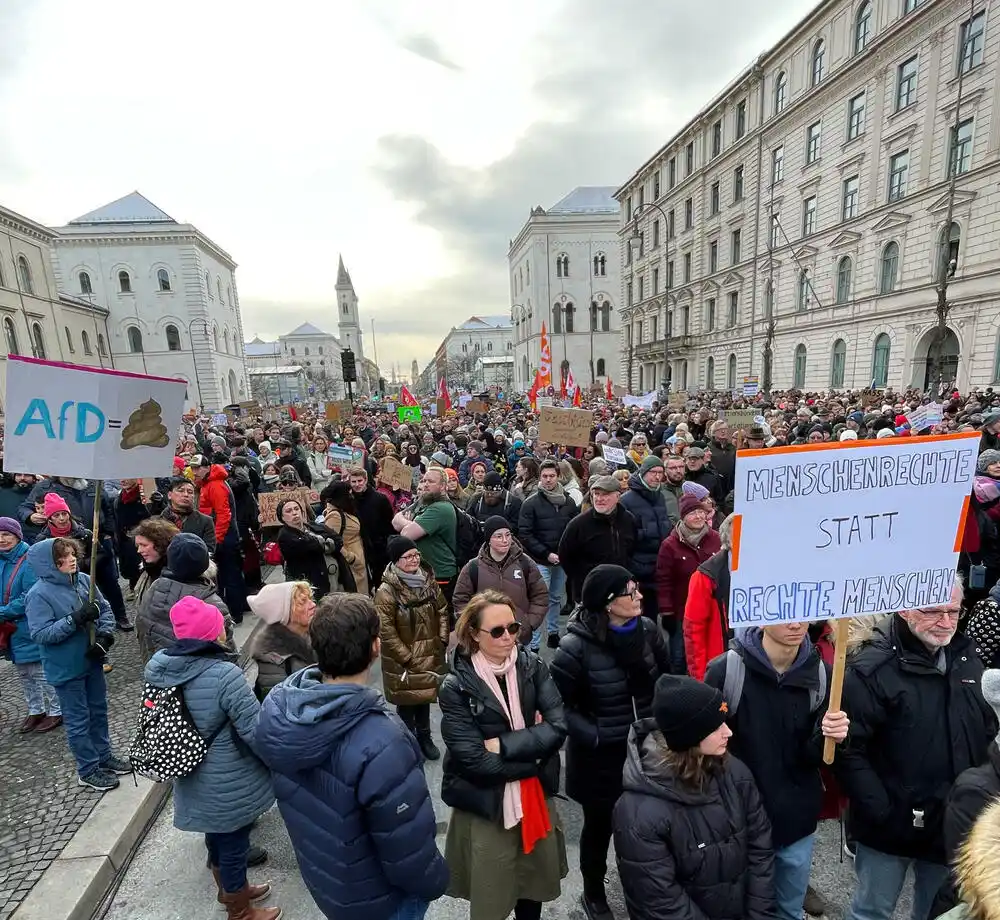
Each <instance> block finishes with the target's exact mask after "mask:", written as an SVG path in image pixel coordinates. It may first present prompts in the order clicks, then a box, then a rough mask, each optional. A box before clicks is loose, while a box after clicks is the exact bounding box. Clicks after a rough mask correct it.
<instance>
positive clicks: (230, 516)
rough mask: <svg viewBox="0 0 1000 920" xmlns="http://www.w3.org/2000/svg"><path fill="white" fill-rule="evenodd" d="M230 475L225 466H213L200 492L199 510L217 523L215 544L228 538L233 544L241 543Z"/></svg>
mask: <svg viewBox="0 0 1000 920" xmlns="http://www.w3.org/2000/svg"><path fill="white" fill-rule="evenodd" d="M228 478H229V473H227V472H226V468H225V467H224V466H220V465H219V464H213V465H212V466H211V467H209V470H208V476H207V477H205V479H204V480H203V481H202V483H201V488H200V489H199V490H198V510H199V511H200V512H201V513H202V514H206V515H208V516H209V517H210V518H212V520H213V521H214V522H215V542H216V543H217V544H219V543H222V542H223V541H224V540H225V539H226V537H227V536H228V537H229V539H230V542H231V543H235V542H238V541H239V531H238V530H237V527H236V499H235V498H234V497H233V493H232V490H231V489H230V488H229V484H228V483H227V482H226V480H227V479H228Z"/></svg>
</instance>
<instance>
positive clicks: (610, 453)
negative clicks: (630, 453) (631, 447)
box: [601, 444, 628, 466]
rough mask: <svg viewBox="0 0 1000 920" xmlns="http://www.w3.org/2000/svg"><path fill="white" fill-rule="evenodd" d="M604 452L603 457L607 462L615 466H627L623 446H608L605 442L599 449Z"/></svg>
mask: <svg viewBox="0 0 1000 920" xmlns="http://www.w3.org/2000/svg"><path fill="white" fill-rule="evenodd" d="M601 452H602V453H603V454H604V459H605V460H607V461H608V463H613V464H614V465H615V466H627V465H628V460H627V459H626V457H625V448H624V447H608V445H607V444H605V445H604V447H603V448H602V449H601Z"/></svg>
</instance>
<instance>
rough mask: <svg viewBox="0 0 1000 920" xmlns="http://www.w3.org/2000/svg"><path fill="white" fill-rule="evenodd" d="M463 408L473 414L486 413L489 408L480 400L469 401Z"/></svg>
mask: <svg viewBox="0 0 1000 920" xmlns="http://www.w3.org/2000/svg"><path fill="white" fill-rule="evenodd" d="M465 408H466V409H467V410H468V411H469V412H472V413H473V414H475V413H478V412H488V411H489V408H490V407H489V406H488V405H487V404H486V403H484V402H483V401H482V400H481V399H470V400H469V402H468V405H466V407H465Z"/></svg>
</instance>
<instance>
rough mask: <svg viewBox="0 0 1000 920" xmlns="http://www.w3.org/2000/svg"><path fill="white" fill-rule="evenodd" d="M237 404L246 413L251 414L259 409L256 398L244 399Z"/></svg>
mask: <svg viewBox="0 0 1000 920" xmlns="http://www.w3.org/2000/svg"><path fill="white" fill-rule="evenodd" d="M237 405H238V406H239V407H240V408H241V409H242V410H243V411H244V412H246V413H249V414H251V415H252V414H253V413H255V412H257V410H259V409H260V403H259V402H257V400H256V399H246V400H244V401H243V402H241V403H237Z"/></svg>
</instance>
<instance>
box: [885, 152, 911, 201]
mask: <svg viewBox="0 0 1000 920" xmlns="http://www.w3.org/2000/svg"><path fill="white" fill-rule="evenodd" d="M909 170H910V151H909V150H903V151H901V152H900V153H897V154H896V155H895V156H894V157H893V158H892V159H891V160H889V201H898V200H899V199H900V198H902V197H903V196H904V195H906V174H907V173H908V172H909Z"/></svg>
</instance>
